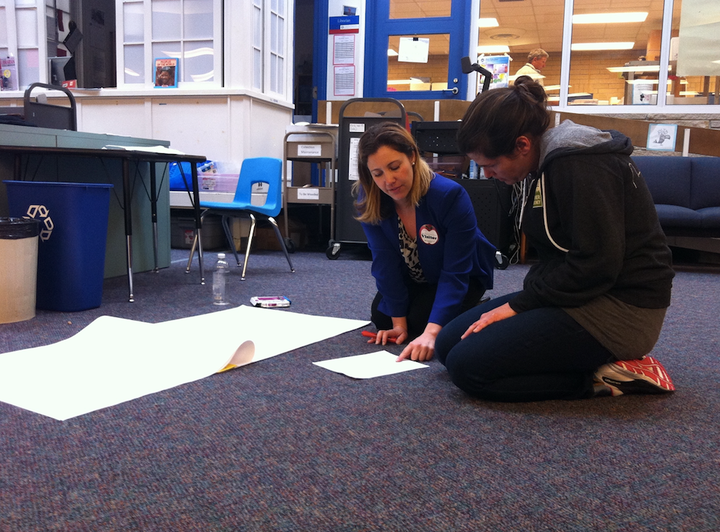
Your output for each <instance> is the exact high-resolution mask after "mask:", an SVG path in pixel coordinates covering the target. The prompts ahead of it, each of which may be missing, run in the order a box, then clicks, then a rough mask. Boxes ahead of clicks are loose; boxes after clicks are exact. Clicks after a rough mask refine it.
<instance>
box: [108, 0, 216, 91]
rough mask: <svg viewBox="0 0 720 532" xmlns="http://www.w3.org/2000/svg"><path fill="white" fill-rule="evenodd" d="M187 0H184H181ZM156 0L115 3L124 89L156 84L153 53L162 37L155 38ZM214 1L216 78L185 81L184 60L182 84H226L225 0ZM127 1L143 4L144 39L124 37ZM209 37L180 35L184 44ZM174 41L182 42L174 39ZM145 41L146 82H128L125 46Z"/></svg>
mask: <svg viewBox="0 0 720 532" xmlns="http://www.w3.org/2000/svg"><path fill="white" fill-rule="evenodd" d="M182 1H184V0H181V2H182ZM152 2H153V0H121V1H120V0H118V1H117V2H116V4H115V17H116V39H117V40H116V43H117V44H116V49H117V59H116V60H117V86H118V88H120V89H140V88H142V89H150V88H153V87H154V79H155V72H154V70H155V57H154V56H153V44H155V43H157V42H162V41H154V40H153V39H152ZM212 3H213V36H212V41H213V54H214V55H213V57H214V61H213V62H214V66H213V73H214V75H213V80H212V81H196V82H187V81H182V78H183V70H184V64H183V60H182V58H181V61H180V79H179V80H178V88H186V89H197V90H202V89H204V88H206V89H213V88H219V87H222V86H223V16H222V13H223V0H212ZM127 4H142V7H143V35H144V38H143V42H142V43H139V42H128V43H126V42H125V41H124V37H125V32H124V27H125V20H124V6H125V5H127ZM199 40H202V41H206V40H208V39H185V38H184V37H182V36H181V37H180V39H179V42H180V43H181V46H182V45H183V44H184V43H192V42H195V41H199ZM173 42H178V41H177V40H174V41H173ZM138 44H142V45H143V63H144V64H143V68H144V76H145V79H144V82H142V83H126V82H125V46H126V45H127V46H131V45H138Z"/></svg>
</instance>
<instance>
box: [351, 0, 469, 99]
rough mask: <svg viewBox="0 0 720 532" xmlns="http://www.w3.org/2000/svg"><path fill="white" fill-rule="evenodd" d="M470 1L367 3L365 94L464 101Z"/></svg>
mask: <svg viewBox="0 0 720 532" xmlns="http://www.w3.org/2000/svg"><path fill="white" fill-rule="evenodd" d="M471 4H472V2H471V0H409V1H408V0H377V1H376V2H368V3H367V5H368V11H367V34H366V52H365V57H366V61H365V65H366V67H365V86H364V90H363V92H364V95H365V96H366V97H369V98H381V97H385V98H397V99H403V100H412V99H435V100H438V99H451V98H455V99H460V100H462V99H464V95H465V93H466V88H467V76H466V75H464V74H463V73H462V66H461V59H462V57H463V56H466V55H468V49H469V33H470V26H471V24H470V20H471V19H470V16H471Z"/></svg>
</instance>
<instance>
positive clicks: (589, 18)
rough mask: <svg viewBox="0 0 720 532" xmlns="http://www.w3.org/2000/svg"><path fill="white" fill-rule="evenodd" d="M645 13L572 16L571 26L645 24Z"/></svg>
mask: <svg viewBox="0 0 720 532" xmlns="http://www.w3.org/2000/svg"><path fill="white" fill-rule="evenodd" d="M647 16H648V14H647V12H634V13H588V14H586V15H573V18H572V21H573V24H616V23H622V22H645V19H646V18H647Z"/></svg>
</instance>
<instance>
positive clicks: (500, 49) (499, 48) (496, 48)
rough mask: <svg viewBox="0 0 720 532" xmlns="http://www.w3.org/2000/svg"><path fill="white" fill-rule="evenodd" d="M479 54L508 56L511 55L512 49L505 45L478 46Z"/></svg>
mask: <svg viewBox="0 0 720 532" xmlns="http://www.w3.org/2000/svg"><path fill="white" fill-rule="evenodd" d="M477 53H478V54H507V53H510V47H509V46H506V45H504V44H495V45H490V46H478V47H477Z"/></svg>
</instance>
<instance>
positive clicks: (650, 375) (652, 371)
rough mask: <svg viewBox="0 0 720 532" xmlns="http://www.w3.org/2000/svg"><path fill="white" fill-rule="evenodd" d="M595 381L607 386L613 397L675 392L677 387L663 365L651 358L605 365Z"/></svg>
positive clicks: (596, 375)
mask: <svg viewBox="0 0 720 532" xmlns="http://www.w3.org/2000/svg"><path fill="white" fill-rule="evenodd" d="M595 379H596V380H597V381H599V382H601V383H602V384H604V385H605V386H607V387H608V388H609V389H610V393H611V394H612V396H613V397H616V396H618V395H625V394H634V393H667V392H672V391H674V390H675V385H674V384H673V383H672V379H671V378H670V375H668V374H667V371H665V368H664V367H663V365H662V364H661V363H660V362H658V360H657V359H655V358H653V357H651V356H646V357H643V358H641V359H638V360H618V361H615V362H610V363H609V364H604V365H602V366H600V367H599V368H598V369H597V371H596V372H595Z"/></svg>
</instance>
